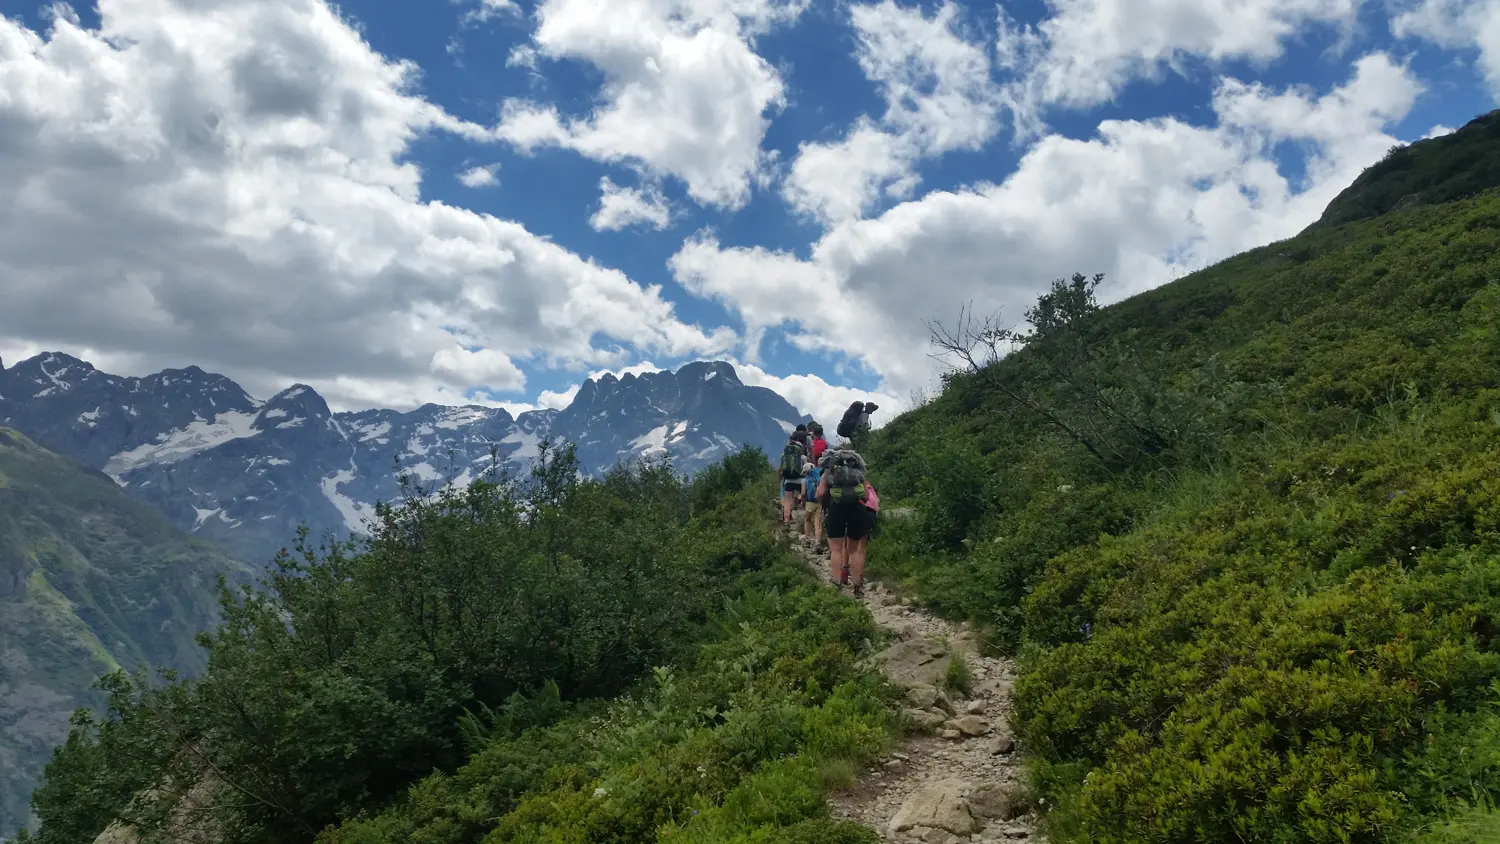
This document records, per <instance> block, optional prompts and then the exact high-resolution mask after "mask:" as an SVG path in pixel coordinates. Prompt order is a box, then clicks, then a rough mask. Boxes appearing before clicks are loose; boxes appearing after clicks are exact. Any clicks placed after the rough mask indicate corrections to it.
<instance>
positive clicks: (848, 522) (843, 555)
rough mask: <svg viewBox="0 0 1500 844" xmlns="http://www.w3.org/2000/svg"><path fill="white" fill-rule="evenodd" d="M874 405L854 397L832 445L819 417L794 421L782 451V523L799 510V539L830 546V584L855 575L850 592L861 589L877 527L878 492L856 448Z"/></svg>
mask: <svg viewBox="0 0 1500 844" xmlns="http://www.w3.org/2000/svg"><path fill="white" fill-rule="evenodd" d="M877 409H878V407H877V406H876V405H874V404H872V403H870V402H859V401H857V402H854V403H853V404H851V405H849V409H848V410H846V411H844V416H843V418H842V419H840V420H839V424H838V427H837V428H836V429H835V431H836V432H837V433H838V435H839V436H840V437H842V438H843V439H844V442H843V443H842V444H841V445H839V446H836V447H834V446H830V445H829V444H828V440H827V439H825V438H824V436H823V426H822V425H820V424H818V423H817V422H808V423H806V424H802V425H798V426H797V427H796V430H794V431H792V433H791V436H790V437H788V438H787V443H786V445H785V446H784V447H783V448H782V452H781V465H780V466H779V468H778V469H777V477H778V479H779V482H780V484H781V523H782V525H783V526H785V527H786V528H787V529H789V530H790V529H793V528H794V527H795V522H794V517H795V515H796V513H797V510H798V509H799V508H800V509H801V511H802V517H801V522H802V541H803V542H806V543H809V544H812V545H814V546H815V547H819V548H821V547H823V546H824V545H825V543H826V547H827V548H828V555H829V563H830V568H831V574H830V579H831V580H832V581H833V585H834V586H836V587H838V588H839V589H843V588H845V587H847V586H849V585H850V578H851V576H852V578H853V589H854V594H856V595H861V594H863V593H864V588H865V552H866V550H867V548H868V545H869V541H870V535H871V534H872V533H874V531H875V517H876V515H877V514H878V513H879V512H880V497H879V496H878V495H876V494H875V487H874V486H872V485H871V484H870V480H869V477H868V476H867V473H866V468H865V459H864V457H863V456H861V455H860V453H859V451H858V450H857V447H858V446H862V445H863V441H864V436H865V435H866V434H867V433H869V430H870V414H871V413H874V412H875V411H876V410H877Z"/></svg>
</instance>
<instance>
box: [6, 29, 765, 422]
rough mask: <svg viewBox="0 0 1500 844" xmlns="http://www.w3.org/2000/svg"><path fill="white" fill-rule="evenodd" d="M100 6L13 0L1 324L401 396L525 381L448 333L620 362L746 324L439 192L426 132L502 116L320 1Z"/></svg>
mask: <svg viewBox="0 0 1500 844" xmlns="http://www.w3.org/2000/svg"><path fill="white" fill-rule="evenodd" d="M99 13H100V20H101V25H100V29H99V30H98V31H89V30H85V29H81V28H80V27H79V25H78V24H77V23H75V22H73V21H71V20H69V18H68V16H67V15H59V16H56V17H55V18H54V20H53V21H52V27H51V29H50V31H48V32H46V33H38V32H33V31H31V30H29V29H27V28H26V27H25V26H23V25H22V24H21V23H20V22H19V21H16V20H11V19H4V18H0V91H4V92H5V96H4V97H3V98H0V125H3V126H4V127H5V128H4V131H3V133H0V137H3V139H4V140H3V142H0V195H3V196H5V197H7V201H6V202H5V203H3V204H0V300H3V301H4V302H5V307H4V308H0V343H3V344H5V345H8V346H18V345H24V344H35V345H40V346H43V347H46V348H56V349H59V350H63V351H74V350H78V349H83V348H90V349H93V350H95V351H97V352H99V353H102V354H104V355H106V356H109V355H113V356H119V357H124V356H128V357H129V358H130V360H132V361H133V362H134V363H135V364H136V365H138V366H140V367H142V368H156V367H159V366H162V365H182V364H183V362H184V360H186V361H190V362H195V363H199V364H200V365H202V366H204V367H205V368H210V369H217V370H219V371H222V372H224V373H225V374H227V375H230V376H231V377H235V378H237V379H239V380H241V381H242V382H243V383H245V385H246V387H247V388H249V389H252V390H253V391H260V390H263V389H265V388H266V387H273V388H279V387H280V386H284V385H285V383H287V382H290V381H293V380H297V381H303V382H306V383H309V384H312V385H313V386H316V387H318V388H319V389H320V390H323V389H325V388H326V389H327V390H328V391H329V399H330V400H331V402H333V403H343V404H346V405H357V404H359V403H363V402H378V403H386V404H393V405H398V406H399V405H405V404H409V403H411V402H415V401H417V400H418V399H422V398H431V397H434V396H437V395H449V394H452V393H454V392H456V391H461V390H463V389H465V388H467V387H468V386H470V385H469V384H468V383H465V379H466V378H467V377H469V376H470V375H471V374H473V372H475V371H481V370H483V371H486V372H489V373H490V375H489V377H494V378H498V380H500V381H501V382H503V383H504V384H519V383H520V382H519V380H518V379H517V378H515V377H514V373H509V372H508V370H506V369H505V367H504V366H503V365H501V364H500V363H499V360H500V358H499V357H485V358H483V360H481V361H479V362H477V363H476V362H474V361H469V360H468V359H466V358H463V357H452V355H454V354H455V353H453V352H452V349H453V348H454V347H455V344H459V345H461V346H467V347H482V348H484V349H486V350H487V351H488V352H491V353H493V355H498V356H503V358H504V359H506V360H538V361H543V360H544V361H546V362H548V363H549V364H558V363H560V364H563V365H612V364H615V363H617V362H619V361H620V360H621V359H622V358H628V357H631V356H639V355H640V354H642V353H652V352H660V353H661V354H664V355H669V356H673V357H682V356H686V355H692V354H713V353H717V352H720V351H722V350H725V349H728V348H730V347H732V345H733V344H734V343H735V342H736V338H735V336H734V334H733V332H731V331H728V330H726V329H720V330H716V331H714V332H712V333H705V332H704V331H703V330H701V329H699V328H697V327H695V326H692V325H688V324H685V323H684V322H682V321H681V320H680V319H679V318H678V317H677V316H676V314H675V312H674V309H673V307H672V305H671V304H670V303H668V302H667V301H666V300H665V299H663V298H662V296H661V291H660V289H659V288H658V287H655V286H652V287H643V286H641V285H639V284H636V283H635V282H633V281H632V280H631V279H629V278H627V277H626V276H625V275H624V274H623V273H620V272H618V271H615V270H611V269H608V268H605V267H601V266H599V265H597V264H595V263H593V262H592V261H589V260H585V259H584V258H581V257H580V256H578V255H576V254H574V253H572V252H570V251H568V250H566V249H564V248H562V247H560V246H558V245H556V244H554V243H552V242H550V241H549V240H547V239H545V238H542V237H538V236H536V235H534V234H532V233H531V232H529V231H527V230H526V228H525V227H523V226H522V225H520V224H518V223H514V222H509V221H506V220H500V219H497V218H495V217H492V216H489V215H484V214H477V213H474V212H472V211H468V210H466V209H462V208H456V207H453V206H450V205H445V204H443V203H440V202H433V201H427V202H424V201H422V200H421V198H420V190H419V189H420V179H421V174H420V171H419V169H418V168H417V166H416V165H415V164H413V163H411V162H410V161H408V160H407V156H408V153H409V146H410V144H411V142H412V141H413V140H414V139H416V138H417V137H419V136H420V135H422V134H423V133H427V132H433V131H442V132H449V133H454V134H457V135H460V136H462V137H465V138H469V139H472V140H476V141H484V140H486V139H488V138H490V137H491V135H490V133H489V131H488V130H486V129H484V128H482V127H478V126H475V125H473V124H471V123H467V122H465V121H463V120H459V119H457V118H455V117H453V116H451V115H449V114H448V113H447V112H445V111H444V110H442V109H441V108H439V107H438V106H435V105H433V104H432V103H430V102H428V101H426V100H424V99H422V98H421V97H419V96H417V95H416V94H414V93H412V92H411V84H412V80H413V78H414V76H415V71H416V69H415V67H414V66H412V65H411V64H409V63H403V62H395V61H391V60H388V59H386V58H384V57H382V56H380V55H379V54H377V53H375V52H374V51H373V50H372V49H371V48H370V47H369V45H367V44H366V43H365V42H364V41H363V40H362V39H361V38H360V36H359V34H358V33H357V31H356V30H355V29H354V28H353V27H352V26H351V25H350V24H349V23H347V22H346V21H344V20H343V19H341V18H340V17H338V15H337V14H335V13H334V12H333V11H332V10H331V9H330V8H329V7H328V6H327V5H326V4H324V3H323V2H321V0H255V2H241V3H234V4H228V5H224V4H206V5H205V4H203V3H201V2H197V0H101V2H100V4H99ZM476 367H477V368H476ZM502 376H503V377H502ZM496 386H502V385H498V384H497V385H496Z"/></svg>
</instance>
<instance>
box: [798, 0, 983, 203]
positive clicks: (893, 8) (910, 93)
mask: <svg viewBox="0 0 1500 844" xmlns="http://www.w3.org/2000/svg"><path fill="white" fill-rule="evenodd" d="M849 18H850V23H851V25H852V26H853V27H854V31H855V35H856V37H857V38H858V41H859V47H858V50H857V52H856V57H857V58H858V60H859V65H860V68H861V69H862V70H863V71H864V74H865V76H866V78H868V79H869V80H870V81H871V82H873V83H875V86H876V88H877V89H878V90H879V92H880V94H881V97H882V98H883V99H884V100H885V113H884V114H883V115H882V116H881V117H880V118H879V120H878V121H876V120H872V119H871V118H868V117H861V118H860V119H859V120H857V121H856V122H855V124H854V125H853V126H852V127H851V128H850V130H849V132H848V133H847V134H846V135H845V137H844V138H843V139H842V140H839V141H835V142H831V143H821V142H812V143H804V144H802V146H801V148H800V149H799V150H798V155H797V159H796V161H795V162H794V163H793V164H792V168H791V172H790V174H789V176H788V178H787V181H786V184H785V185H784V186H783V189H782V193H783V196H785V197H786V199H787V201H788V202H789V203H791V204H792V206H793V207H794V208H796V209H798V210H799V211H802V212H804V213H807V214H809V215H812V216H814V217H817V218H820V219H822V220H824V221H827V222H839V221H842V220H848V219H854V218H857V217H859V216H860V215H862V214H864V213H865V212H866V211H867V210H869V208H870V207H871V206H872V205H874V204H875V203H876V202H877V201H878V200H879V199H880V198H881V196H888V197H891V198H894V199H901V198H904V197H906V196H908V195H910V193H911V192H912V190H913V189H914V188H915V187H916V185H917V182H918V177H917V175H916V173H915V170H914V168H915V165H916V163H917V162H918V161H919V160H920V159H921V158H924V157H928V156H933V155H940V154H942V153H945V152H950V151H952V150H957V149H978V148H980V147H981V146H983V145H984V144H985V143H986V142H988V141H989V140H990V139H991V138H992V137H994V135H995V133H996V132H997V131H998V129H999V125H1000V124H999V121H1000V107H1001V105H1002V102H1003V101H1002V99H1001V91H1000V88H999V87H998V85H997V84H996V82H995V81H994V80H993V78H992V77H991V72H990V71H991V68H990V59H989V55H988V53H987V48H986V47H985V45H984V43H983V42H982V41H981V40H979V39H978V38H976V37H970V36H968V35H967V34H966V33H965V32H964V31H963V27H962V25H961V21H960V13H959V7H958V6H957V5H955V4H954V3H953V2H951V0H947V2H944V3H943V5H941V6H939V7H938V8H937V9H936V10H935V11H934V12H933V13H932V14H931V15H928V14H925V13H924V12H923V11H922V9H921V8H919V7H903V6H899V5H897V4H896V3H895V2H894V0H881V2H879V3H871V4H863V5H859V4H857V5H854V6H851V7H850V14H849Z"/></svg>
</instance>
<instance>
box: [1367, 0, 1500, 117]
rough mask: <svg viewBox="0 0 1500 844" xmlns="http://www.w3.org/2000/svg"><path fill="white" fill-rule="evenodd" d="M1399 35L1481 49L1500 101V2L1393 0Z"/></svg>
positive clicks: (1487, 77) (1393, 23) (1488, 77)
mask: <svg viewBox="0 0 1500 844" xmlns="http://www.w3.org/2000/svg"><path fill="white" fill-rule="evenodd" d="M1391 2H1392V3H1393V5H1395V6H1397V8H1398V9H1400V11H1399V13H1398V14H1397V15H1396V16H1395V17H1393V18H1392V19H1391V33H1392V34H1393V35H1395V36H1396V37H1397V38H1422V39H1425V40H1428V41H1431V42H1433V43H1435V44H1438V45H1440V46H1443V47H1457V48H1465V47H1468V48H1472V49H1476V50H1478V51H1479V69H1480V71H1481V72H1482V73H1483V74H1484V77H1485V81H1486V82H1487V83H1488V84H1489V87H1490V96H1491V97H1493V98H1495V99H1497V100H1500V3H1495V2H1494V0H1391Z"/></svg>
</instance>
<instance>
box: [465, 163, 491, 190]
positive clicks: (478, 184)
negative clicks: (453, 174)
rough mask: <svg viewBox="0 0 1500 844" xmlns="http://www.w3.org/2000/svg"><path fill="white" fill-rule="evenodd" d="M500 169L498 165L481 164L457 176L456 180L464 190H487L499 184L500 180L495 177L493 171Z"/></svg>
mask: <svg viewBox="0 0 1500 844" xmlns="http://www.w3.org/2000/svg"><path fill="white" fill-rule="evenodd" d="M499 169H500V165H499V164H481V165H479V166H478V167H470V168H469V169H467V170H465V171H463V172H462V173H459V174H458V180H459V181H460V182H462V183H463V186H464V187H466V188H487V187H494V186H495V185H498V184H500V179H499V178H498V177H496V176H495V171H496V170H499Z"/></svg>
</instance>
